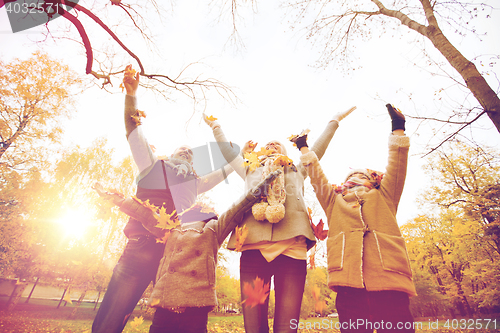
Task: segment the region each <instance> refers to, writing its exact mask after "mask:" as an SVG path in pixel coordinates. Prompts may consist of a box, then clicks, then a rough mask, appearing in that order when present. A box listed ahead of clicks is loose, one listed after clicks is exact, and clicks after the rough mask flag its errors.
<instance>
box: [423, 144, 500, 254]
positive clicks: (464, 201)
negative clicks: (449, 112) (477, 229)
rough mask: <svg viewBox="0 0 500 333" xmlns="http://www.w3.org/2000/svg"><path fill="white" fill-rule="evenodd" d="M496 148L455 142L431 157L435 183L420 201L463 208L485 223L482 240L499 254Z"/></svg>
mask: <svg viewBox="0 0 500 333" xmlns="http://www.w3.org/2000/svg"><path fill="white" fill-rule="evenodd" d="M498 156H499V152H498V150H496V149H493V148H488V147H485V148H483V147H479V146H471V145H467V144H465V143H462V142H455V143H452V144H451V145H450V147H449V148H448V149H441V150H440V151H438V153H437V155H436V156H434V157H433V158H431V159H430V161H429V163H428V164H427V165H426V166H425V170H426V172H427V173H428V174H429V175H432V178H431V179H432V180H433V183H432V186H430V187H429V189H428V190H427V191H426V194H425V195H424V196H423V198H422V200H421V202H422V203H426V204H427V205H431V206H434V207H435V206H438V207H441V208H443V209H446V210H448V209H453V210H456V211H463V212H465V213H466V216H467V217H469V218H471V219H474V220H475V221H477V222H478V223H479V224H480V225H481V226H482V229H483V230H482V232H483V233H484V238H483V241H485V242H487V243H488V244H490V245H491V247H492V249H493V250H494V251H495V252H497V254H500V158H499V157H498Z"/></svg>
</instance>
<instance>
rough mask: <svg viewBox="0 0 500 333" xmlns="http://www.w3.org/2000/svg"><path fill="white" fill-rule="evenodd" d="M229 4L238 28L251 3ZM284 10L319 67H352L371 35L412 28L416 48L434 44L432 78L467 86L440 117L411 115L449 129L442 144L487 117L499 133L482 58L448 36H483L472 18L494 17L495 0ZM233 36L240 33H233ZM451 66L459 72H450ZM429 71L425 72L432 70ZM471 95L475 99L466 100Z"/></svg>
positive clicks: (314, 2) (302, 2) (428, 52)
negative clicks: (242, 9)
mask: <svg viewBox="0 0 500 333" xmlns="http://www.w3.org/2000/svg"><path fill="white" fill-rule="evenodd" d="M226 3H231V6H230V7H231V13H232V14H233V15H232V17H233V22H234V24H233V26H234V30H237V24H236V21H237V20H238V15H237V13H238V11H237V7H243V6H245V5H248V2H247V1H238V0H231V1H226ZM250 3H251V4H252V6H253V7H256V3H257V1H256V0H253V1H250ZM490 3H491V5H490ZM281 6H282V7H283V8H284V9H285V11H286V15H285V17H287V20H288V21H289V22H290V25H291V28H292V29H300V28H303V30H304V34H303V36H305V38H307V39H308V40H310V41H312V44H313V45H314V46H315V47H317V49H318V50H319V53H320V57H319V60H318V62H317V64H318V66H319V67H321V68H326V67H328V66H330V65H331V64H339V65H350V62H351V61H352V60H353V59H355V58H358V56H357V54H356V53H355V52H356V51H355V50H356V46H357V43H358V42H361V41H363V42H364V41H367V40H369V39H370V38H371V37H372V36H383V35H389V36H391V35H392V36H393V37H394V36H397V35H400V36H402V33H403V32H405V30H406V29H401V27H405V28H407V29H409V31H410V32H411V33H413V36H414V37H415V42H414V43H412V45H415V46H419V45H426V41H427V44H428V42H430V43H431V44H432V46H431V47H430V48H427V49H426V47H425V46H423V49H422V54H423V55H425V56H427V57H428V59H430V61H429V62H430V63H431V64H436V65H438V68H439V71H440V74H439V75H434V76H442V73H444V75H445V76H449V77H450V78H451V79H452V80H453V82H454V83H455V84H456V85H458V86H459V87H463V89H461V90H460V93H461V94H462V95H459V96H460V97H459V98H458V99H457V98H456V96H455V97H454V98H450V99H451V101H450V102H453V103H455V104H453V105H452V106H451V108H450V110H447V111H443V110H439V111H440V113H441V114H443V116H441V117H439V118H437V117H435V116H430V115H428V114H427V115H419V114H417V115H412V116H413V117H415V118H417V119H422V120H429V121H433V122H435V123H437V124H444V125H443V126H445V125H446V126H447V127H450V129H447V130H446V133H445V138H444V139H443V140H442V142H441V144H442V143H443V142H445V141H447V140H449V139H450V138H453V137H455V136H456V135H458V133H459V132H460V131H462V130H463V129H464V128H466V127H468V126H470V125H471V124H473V123H474V122H476V121H477V120H478V119H479V118H481V116H483V115H487V116H488V117H489V119H490V120H491V122H492V123H493V124H494V126H495V127H496V129H497V131H498V132H500V99H499V97H498V94H497V90H496V88H495V87H492V86H490V84H491V83H488V82H487V80H486V75H488V74H490V73H485V72H481V71H479V70H478V66H479V65H483V63H482V62H481V61H480V59H473V60H470V59H467V58H466V57H465V56H464V55H463V53H462V52H464V51H466V50H465V49H463V50H462V52H461V51H460V50H459V48H457V47H455V46H454V45H453V44H452V43H451V42H450V37H451V35H454V34H456V35H458V37H460V36H463V35H465V34H467V33H470V34H474V35H477V36H479V33H478V31H477V30H476V28H475V27H474V23H475V22H474V19H476V18H478V17H483V19H484V18H486V19H491V17H490V14H491V12H492V11H493V10H495V9H496V8H494V7H495V6H496V3H495V2H493V1H491V0H483V1H482V2H479V3H478V2H474V1H470V0H452V1H441V0H419V1H411V0H392V1H389V0H339V1H329V0H285V1H282V3H281ZM228 7H229V6H228ZM234 35H237V33H235V32H233V36H234ZM479 37H480V36H479ZM393 39H394V40H395V38H393ZM397 46H398V45H397V44H396V42H395V44H394V48H393V49H392V50H397ZM392 50H391V51H392ZM381 51H382V50H381ZM391 51H388V52H391ZM434 51H437V52H439V54H438V53H436V52H434ZM383 52H387V51H385V50H383ZM441 56H442V57H441ZM489 58H490V59H491V60H489V61H487V62H486V63H490V64H491V63H496V62H497V60H498V59H499V58H500V55H499V54H493V55H489ZM443 59H444V60H443ZM442 62H444V63H446V65H443V64H442ZM448 65H449V66H451V68H450V69H451V72H453V73H455V74H450V73H449V72H448ZM428 67H429V66H426V68H425V69H426V70H428ZM344 68H351V67H347V66H346V67H344ZM483 68H484V67H483ZM456 74H458V76H457V75H456ZM492 74H493V75H491V77H492V78H493V79H495V78H496V74H495V73H492ZM470 94H472V95H473V97H474V98H475V101H468V99H469V95H470ZM462 96H463V97H462ZM464 101H467V102H468V103H470V105H467V104H465V103H464ZM417 109H421V108H417ZM441 144H439V145H437V146H438V147H439V146H440V145H441ZM435 148H436V147H434V148H433V149H435Z"/></svg>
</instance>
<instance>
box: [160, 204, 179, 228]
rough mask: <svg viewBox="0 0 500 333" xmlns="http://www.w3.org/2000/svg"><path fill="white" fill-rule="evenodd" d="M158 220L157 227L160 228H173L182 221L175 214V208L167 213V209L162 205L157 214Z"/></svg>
mask: <svg viewBox="0 0 500 333" xmlns="http://www.w3.org/2000/svg"><path fill="white" fill-rule="evenodd" d="M155 218H156V221H158V224H157V225H156V227H158V228H160V229H166V230H171V229H173V228H175V227H177V226H178V225H180V224H181V223H180V221H179V219H178V218H177V215H176V214H175V210H174V211H173V212H172V213H170V214H169V213H167V209H166V208H165V207H161V208H160V209H159V211H158V214H157V215H155Z"/></svg>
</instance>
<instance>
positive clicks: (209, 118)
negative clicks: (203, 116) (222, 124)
mask: <svg viewBox="0 0 500 333" xmlns="http://www.w3.org/2000/svg"><path fill="white" fill-rule="evenodd" d="M207 120H208V121H216V120H217V118H215V117H214V116H207Z"/></svg>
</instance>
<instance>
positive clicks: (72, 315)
mask: <svg viewBox="0 0 500 333" xmlns="http://www.w3.org/2000/svg"><path fill="white" fill-rule="evenodd" d="M86 293H87V290H84V291H83V292H82V294H81V295H80V298H79V299H78V302H77V303H76V306H75V308H74V309H73V311H71V314H70V315H69V318H68V319H74V318H75V316H76V311H78V308H79V307H80V305H81V304H82V302H83V299H84V298H85V294H86Z"/></svg>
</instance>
